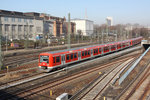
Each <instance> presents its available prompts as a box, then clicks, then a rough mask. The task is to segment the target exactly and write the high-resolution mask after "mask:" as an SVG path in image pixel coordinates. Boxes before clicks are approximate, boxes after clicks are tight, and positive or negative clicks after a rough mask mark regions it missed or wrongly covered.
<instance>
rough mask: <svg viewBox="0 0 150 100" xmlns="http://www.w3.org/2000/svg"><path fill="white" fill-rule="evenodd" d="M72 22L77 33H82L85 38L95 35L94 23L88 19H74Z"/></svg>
mask: <svg viewBox="0 0 150 100" xmlns="http://www.w3.org/2000/svg"><path fill="white" fill-rule="evenodd" d="M71 22H74V23H75V24H76V33H79V31H80V32H81V34H82V35H84V36H90V35H92V34H93V21H91V20H87V19H72V20H71Z"/></svg>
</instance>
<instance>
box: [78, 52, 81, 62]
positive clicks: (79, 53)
mask: <svg viewBox="0 0 150 100" xmlns="http://www.w3.org/2000/svg"><path fill="white" fill-rule="evenodd" d="M78 58H79V60H81V51H79V52H78Z"/></svg>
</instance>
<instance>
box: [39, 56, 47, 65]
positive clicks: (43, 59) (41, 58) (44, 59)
mask: <svg viewBox="0 0 150 100" xmlns="http://www.w3.org/2000/svg"><path fill="white" fill-rule="evenodd" d="M40 62H46V63H49V56H40Z"/></svg>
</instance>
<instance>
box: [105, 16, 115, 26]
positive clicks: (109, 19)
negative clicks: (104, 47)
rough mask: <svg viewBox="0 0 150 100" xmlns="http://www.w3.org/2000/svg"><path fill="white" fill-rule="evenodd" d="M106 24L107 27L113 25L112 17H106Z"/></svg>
mask: <svg viewBox="0 0 150 100" xmlns="http://www.w3.org/2000/svg"><path fill="white" fill-rule="evenodd" d="M106 22H107V25H108V26H112V25H113V18H112V17H107V18H106Z"/></svg>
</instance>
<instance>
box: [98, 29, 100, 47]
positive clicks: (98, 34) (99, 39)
mask: <svg viewBox="0 0 150 100" xmlns="http://www.w3.org/2000/svg"><path fill="white" fill-rule="evenodd" d="M99 35H100V31H98V44H100V39H99V38H100V37H99Z"/></svg>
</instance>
